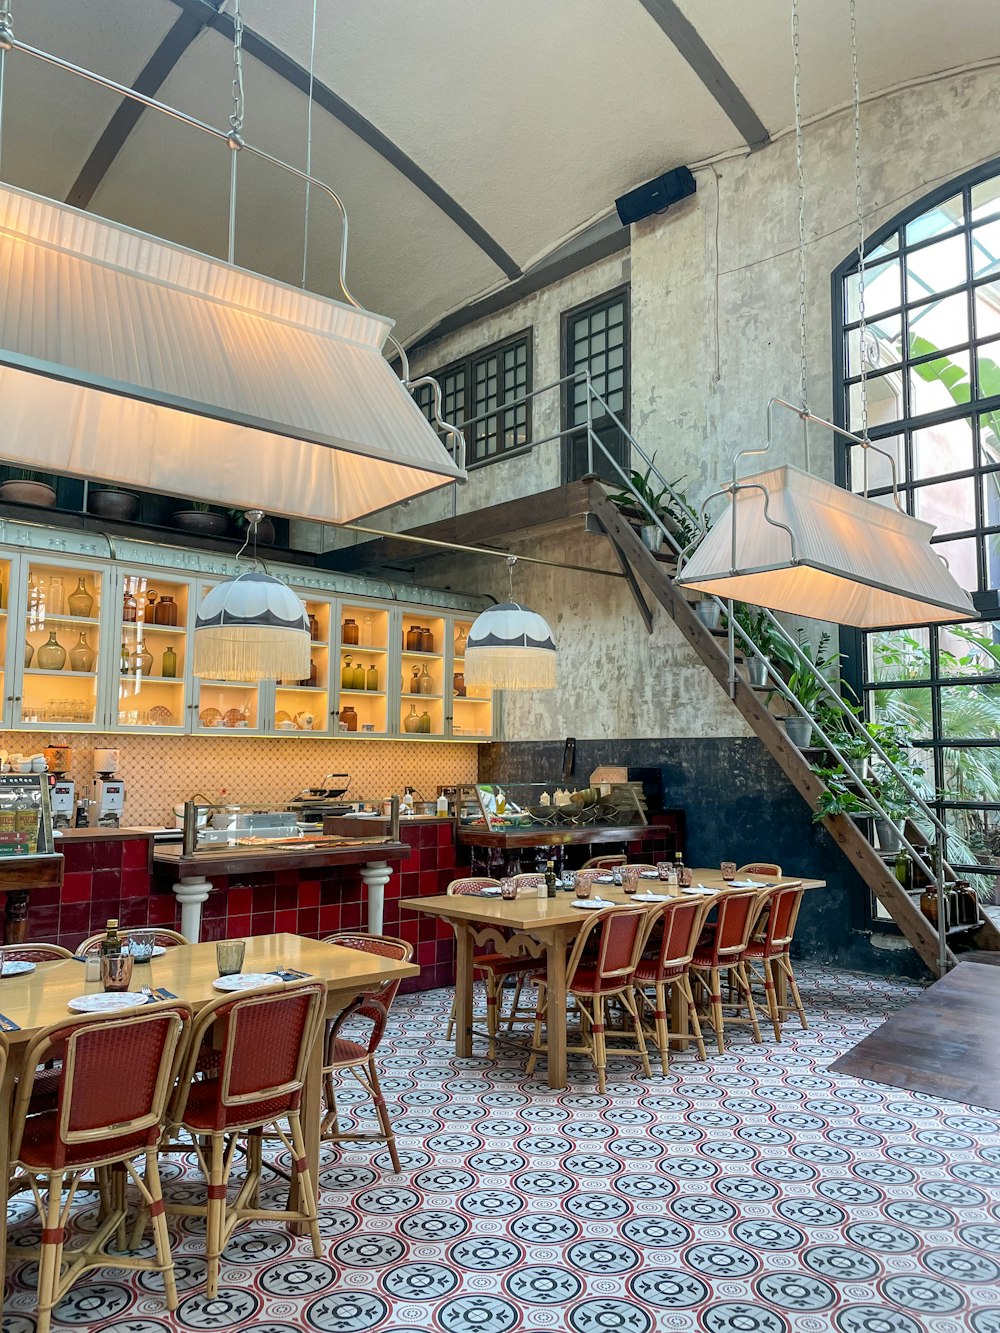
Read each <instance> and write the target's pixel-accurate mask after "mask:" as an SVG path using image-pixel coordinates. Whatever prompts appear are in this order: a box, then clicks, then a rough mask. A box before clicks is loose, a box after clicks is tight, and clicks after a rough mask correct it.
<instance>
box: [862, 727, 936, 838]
mask: <svg viewBox="0 0 1000 1333" xmlns="http://www.w3.org/2000/svg"><path fill="white" fill-rule="evenodd" d="M866 728H867V730H868V732H869V734H870V735H871V736H872V737H873V738H874V739H875V740H877V741H878V743H879V745H880V746H881V747H882V749H883V750H884V751H885V753H886V754H887V755H888V757H889V758H890V759H891V760H892V762H893V764H894V765H895V768H896V769H897V770H898V772H896V771H894V770H893V769H892V768H890V767H889V765H888V764H887V763H886V762H885V760H884V759H882V757H881V756H880V755H876V756H875V757H874V758H873V760H872V780H871V784H870V786H871V792H872V795H873V796H874V797H875V798H876V799H877V801H878V803H879V805H881V807H882V809H883V810H884V811H885V814H886V815H887V816H888V818H885V817H884V816H882V815H876V817H875V833H876V836H877V838H878V843H879V847H880V848H881V849H882V851H883V852H898V851H899V848H900V836H901V834H902V832H903V825H904V824H905V822H906V820H907V818H908V817H909V815H910V813H911V811H912V810H913V797H912V795H911V792H912V791H918V792H920V791H921V790H922V789H923V788H924V787H926V782H925V781H924V769H923V768H922V767H921V766H920V765H919V764H915V763H914V762H913V760H912V759H911V758H910V738H909V736H908V735H907V733H906V730H905V728H904V727H902V726H900V725H899V724H898V723H890V722H869V723H867V724H866Z"/></svg>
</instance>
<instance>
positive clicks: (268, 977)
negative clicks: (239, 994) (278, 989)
mask: <svg viewBox="0 0 1000 1333" xmlns="http://www.w3.org/2000/svg"><path fill="white" fill-rule="evenodd" d="M280 980H281V978H280V977H279V976H278V974H277V973H276V972H236V973H234V974H233V976H231V977H217V978H216V979H215V981H213V982H212V985H213V986H214V987H215V989H216V990H226V991H231V990H256V989H257V987H258V986H273V985H275V984H276V983H277V982H279V981H280Z"/></svg>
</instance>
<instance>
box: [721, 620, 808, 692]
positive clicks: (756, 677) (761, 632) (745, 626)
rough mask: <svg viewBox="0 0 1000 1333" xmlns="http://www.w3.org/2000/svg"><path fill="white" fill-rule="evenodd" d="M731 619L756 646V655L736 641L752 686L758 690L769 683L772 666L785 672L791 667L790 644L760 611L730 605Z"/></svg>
mask: <svg viewBox="0 0 1000 1333" xmlns="http://www.w3.org/2000/svg"><path fill="white" fill-rule="evenodd" d="M733 616H734V618H735V620H736V622H737V624H738V625H739V626H740V628H741V629H742V630H743V631H744V633H745V634H746V635H747V637H748V638H749V639H750V640H751V642H752V643H753V644H754V645H755V646H756V652H752V651H751V650H750V649H749V648H748V647H747V646H746V645H745V644H742V641H741V640H739V639H737V646H738V647H740V650H741V651H742V652H743V653H744V656H745V657H746V659H747V678H748V680H749V682H750V684H751V685H753V686H756V687H757V688H758V689H762V688H764V687H765V686H766V685H767V683H768V677H769V675H770V672H771V669H772V664H774V665H781V666H783V667H786V668H787V669H788V670H791V669H792V668H793V667H794V665H795V654H794V652H793V651H792V647H791V644H789V642H788V641H787V639H786V638H785V637H784V636H783V635H782V634H779V633H778V632H777V631H776V630H775V628H774V625H773V624H772V623H771V620H770V615H769V613H768V612H767V611H765V610H764V608H763V607H760V606H757V607H752V606H749V605H748V604H747V603H746V602H736V603H734V605H733Z"/></svg>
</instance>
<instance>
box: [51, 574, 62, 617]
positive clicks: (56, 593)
mask: <svg viewBox="0 0 1000 1333" xmlns="http://www.w3.org/2000/svg"><path fill="white" fill-rule="evenodd" d="M65 610H66V589H65V587H64V586H63V581H62V579H61V578H60V577H59V575H58V574H53V576H52V582H51V583H50V584H49V605H48V612H49V615H50V616H61V615H62V614H63V613H64V612H65Z"/></svg>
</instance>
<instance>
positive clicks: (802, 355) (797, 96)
mask: <svg viewBox="0 0 1000 1333" xmlns="http://www.w3.org/2000/svg"><path fill="white" fill-rule="evenodd" d="M792 68H793V74H792V96H793V99H794V102H795V175H796V181H797V184H798V204H799V399H800V402H801V405H802V409H803V411H806V410H808V406H809V400H808V397H807V393H806V182H805V173H804V171H803V169H802V88H801V80H802V66H801V60H800V52H799V3H798V0H792Z"/></svg>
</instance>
